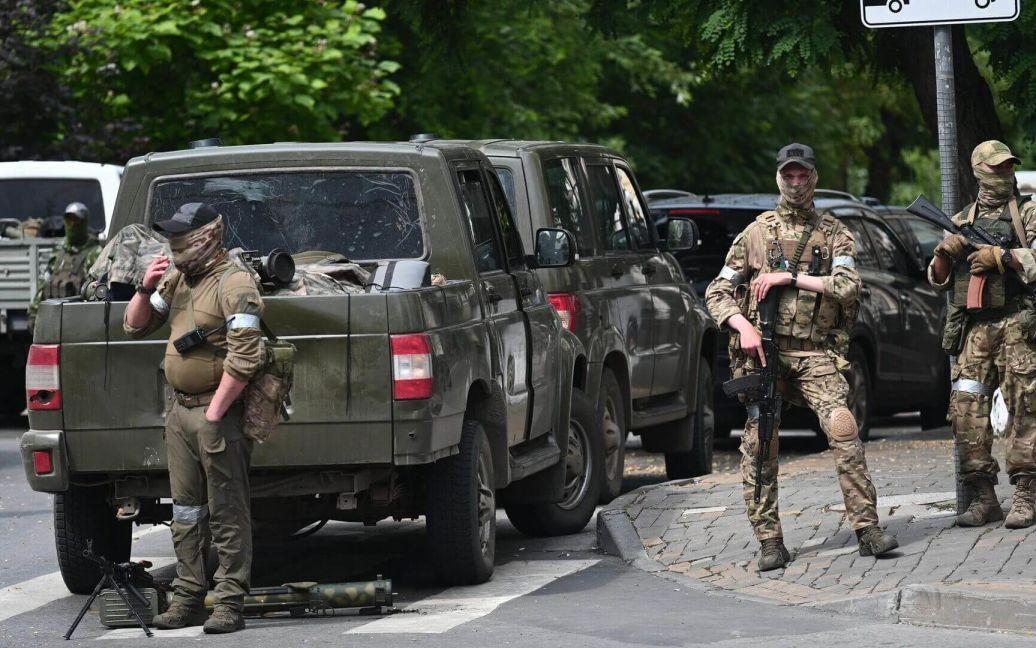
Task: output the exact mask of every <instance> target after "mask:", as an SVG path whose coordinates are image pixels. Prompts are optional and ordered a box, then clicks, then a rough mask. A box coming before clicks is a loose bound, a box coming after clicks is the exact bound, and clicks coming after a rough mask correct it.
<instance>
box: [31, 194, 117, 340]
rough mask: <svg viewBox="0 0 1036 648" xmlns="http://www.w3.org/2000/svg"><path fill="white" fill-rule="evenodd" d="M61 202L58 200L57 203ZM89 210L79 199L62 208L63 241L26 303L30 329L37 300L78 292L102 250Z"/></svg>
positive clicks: (52, 254) (37, 304)
mask: <svg viewBox="0 0 1036 648" xmlns="http://www.w3.org/2000/svg"><path fill="white" fill-rule="evenodd" d="M59 204H60V203H59ZM89 222H90V210H89V209H87V207H86V205H84V204H83V203H81V202H74V203H70V204H69V205H68V207H65V240H64V241H62V242H61V244H60V245H59V246H57V247H56V248H54V251H53V252H52V253H51V255H50V258H49V259H48V260H47V269H46V270H45V271H44V272H43V275H42V276H41V277H40V280H39V288H38V289H37V290H36V296H35V297H34V298H33V300H32V304H31V305H30V306H29V331H32V329H33V326H34V325H35V323H36V313H37V311H39V308H40V302H41V301H43V300H44V299H53V298H56V297H73V296H75V295H78V294H79V291H80V290H82V288H83V284H84V283H86V280H87V270H89V269H90V266H92V265H93V263H94V261H96V260H97V257H98V256H99V255H100V253H101V245H100V243H98V241H97V237H95V236H94V235H93V233H91V232H90V225H89Z"/></svg>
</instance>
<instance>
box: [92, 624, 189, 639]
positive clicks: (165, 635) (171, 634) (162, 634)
mask: <svg viewBox="0 0 1036 648" xmlns="http://www.w3.org/2000/svg"><path fill="white" fill-rule="evenodd" d="M151 632H153V633H155V636H154V638H155V639H176V638H183V637H200V636H201V635H202V633H203V632H204V630H203V629H202V627H201V626H200V625H199V626H189V627H187V628H180V629H178V630H156V629H155V628H152V629H151ZM145 636H146V635H145V634H144V631H143V630H141V629H140V628H119V629H118V630H109V631H108V632H105V633H104V634H103V635H101V636H100V637H97V638H96V639H95V641H100V640H101V639H144V638H145Z"/></svg>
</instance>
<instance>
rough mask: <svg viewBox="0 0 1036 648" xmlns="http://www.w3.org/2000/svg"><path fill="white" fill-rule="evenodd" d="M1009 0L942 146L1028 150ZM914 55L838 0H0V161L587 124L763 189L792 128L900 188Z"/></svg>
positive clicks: (891, 194) (924, 169) (901, 192)
mask: <svg viewBox="0 0 1036 648" xmlns="http://www.w3.org/2000/svg"><path fill="white" fill-rule="evenodd" d="M1022 12H1023V13H1022V16H1021V17H1020V19H1019V20H1018V21H1016V22H1015V23H1007V24H996V25H988V26H971V27H968V28H967V29H966V30H965V29H964V28H955V56H956V58H957V61H956V63H957V72H958V110H959V111H960V112H961V119H960V128H961V141H960V144H961V148H962V157H965V156H966V155H967V154H969V153H970V150H971V147H972V146H973V145H974V143H975V142H977V141H980V140H981V139H985V138H988V137H1003V138H1005V139H1007V140H1008V141H1009V142H1010V143H1011V144H1012V146H1014V148H1015V149H1016V152H1019V153H1020V154H1021V155H1022V157H1023V159H1029V158H1031V156H1032V154H1033V153H1036V146H1034V142H1033V139H1032V138H1031V137H1030V136H1028V135H1027V133H1031V132H1033V129H1034V127H1036V46H1034V45H1033V44H1032V43H1031V40H1030V38H1029V37H1028V34H1031V33H1033V28H1034V27H1036V5H1033V4H1032V3H1023V9H1022ZM931 59H932V48H931V30H929V29H923V28H921V29H907V30H885V31H880V32H875V31H870V30H867V29H865V28H864V27H863V26H862V25H861V23H860V18H859V4H858V3H857V2H855V1H848V0H817V1H815V2H811V3H785V2H772V0H665V1H663V0H552V1H551V2H538V1H535V0H496V1H490V0H427V1H423V0H387V1H386V2H383V3H378V4H377V5H374V4H364V3H361V2H358V1H357V0H345V1H341V0H339V1H332V0H150V1H144V0H118V1H115V0H0V123H3V124H4V128H3V130H2V131H0V159H39V158H47V159H62V158H67V159H86V160H99V161H108V162H124V161H125V160H126V159H127V158H128V157H130V156H132V155H138V154H141V153H145V152H148V151H152V150H169V149H176V148H182V147H183V146H184V145H185V143H186V142H187V141H189V140H191V139H197V138H200V137H206V136H211V135H215V134H218V135H220V136H221V137H222V138H223V139H224V141H225V142H228V143H244V142H270V141H284V140H339V139H388V140H398V139H406V138H407V137H408V136H409V135H411V134H413V133H417V132H435V133H437V134H439V135H441V136H443V137H457V138H483V137H508V138H520V139H565V140H576V141H593V142H600V143H604V144H608V145H611V146H614V147H616V148H618V149H620V150H622V151H623V152H625V153H626V154H627V155H629V156H630V157H631V158H632V160H633V162H634V163H635V164H636V166H637V171H638V175H639V176H640V180H641V183H642V185H643V186H645V187H661V186H668V187H678V188H685V189H690V190H693V191H697V192H700V193H706V192H708V193H717V192H722V191H772V190H773V155H774V153H775V151H776V150H777V149H778V148H779V147H780V146H781V145H783V144H785V143H787V142H789V141H793V140H798V141H805V142H807V143H810V144H812V145H814V146H815V148H816V149H817V152H818V155H819V157H820V164H821V179H822V180H821V182H822V184H823V185H824V186H827V187H830V188H835V189H847V190H849V191H853V192H855V193H861V194H870V195H875V196H877V197H879V198H881V199H883V200H892V201H896V202H904V201H906V200H908V199H909V198H910V197H911V195H912V194H914V193H916V192H917V191H918V190H925V191H927V192H929V193H930V194H933V197H936V195H937V193H938V186H937V185H938V171H937V162H938V157H937V155H936V154H935V153H934V145H935V141H936V138H935V136H934V134H933V127H934V124H933V122H934V99H933V95H932V93H933V91H934V90H933V87H932V84H931V80H930V76H931ZM963 177H964V178H965V179H968V178H967V170H966V169H965V170H964V172H963ZM969 191H970V185H969V186H968V187H966V188H965V193H966V194H967V193H968V192H969Z"/></svg>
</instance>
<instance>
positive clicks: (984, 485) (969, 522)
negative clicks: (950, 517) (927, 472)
mask: <svg viewBox="0 0 1036 648" xmlns="http://www.w3.org/2000/svg"><path fill="white" fill-rule="evenodd" d="M967 481H968V482H969V483H970V484H971V486H972V488H974V489H975V498H974V499H973V500H971V504H970V505H969V506H968V510H967V511H964V512H963V513H961V514H960V515H958V516H957V526H963V527H976V526H982V525H984V524H989V523H990V522H999V521H1000V520H1002V519H1004V509H1002V508H1000V500H998V499H997V498H996V491H995V490H993V480H992V479H990V478H989V477H986V476H985V475H983V476H981V477H970V478H968V479H967Z"/></svg>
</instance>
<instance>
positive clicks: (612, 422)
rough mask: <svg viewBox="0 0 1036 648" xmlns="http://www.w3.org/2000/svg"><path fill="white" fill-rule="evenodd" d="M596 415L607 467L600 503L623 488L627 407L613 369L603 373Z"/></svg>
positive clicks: (613, 497)
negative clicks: (624, 404)
mask: <svg viewBox="0 0 1036 648" xmlns="http://www.w3.org/2000/svg"><path fill="white" fill-rule="evenodd" d="M599 400H600V402H599V403H598V404H597V412H598V414H597V417H598V420H600V422H601V424H600V425H601V432H602V434H603V435H604V436H603V443H604V468H603V470H602V471H601V473H602V474H601V477H602V482H601V503H602V504H607V503H608V502H610V501H612V500H613V499H615V498H616V497H618V496H619V493H621V492H622V473H623V470H624V469H625V464H626V409H625V407H624V406H623V402H624V401H623V395H622V387H620V386H619V381H618V380H617V379H616V378H615V374H614V373H612V370H611V369H605V370H604V371H603V372H602V373H601V394H600V396H599Z"/></svg>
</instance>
